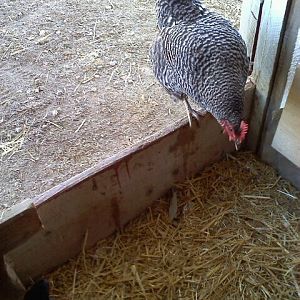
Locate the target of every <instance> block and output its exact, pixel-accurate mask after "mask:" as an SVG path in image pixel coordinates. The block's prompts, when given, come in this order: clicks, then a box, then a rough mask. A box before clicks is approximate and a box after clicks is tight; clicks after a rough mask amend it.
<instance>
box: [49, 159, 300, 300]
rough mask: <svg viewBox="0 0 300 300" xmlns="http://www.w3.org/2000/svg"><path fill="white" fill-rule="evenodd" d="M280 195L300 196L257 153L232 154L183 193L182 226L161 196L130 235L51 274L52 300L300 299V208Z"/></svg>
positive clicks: (178, 192) (110, 241) (192, 181)
mask: <svg viewBox="0 0 300 300" xmlns="http://www.w3.org/2000/svg"><path fill="white" fill-rule="evenodd" d="M249 167H251V168H250V169H249ZM253 171H254V172H253ZM262 187H264V188H262ZM278 190H281V191H285V192H286V193H288V194H289V195H291V196H294V197H296V196H295V195H296V194H297V193H298V192H297V191H296V190H295V189H294V188H293V187H291V185H290V184H289V183H288V182H286V181H284V180H283V179H281V178H280V179H278V177H277V174H276V173H275V171H274V170H273V169H272V168H271V167H269V166H266V165H265V164H263V163H261V162H259V161H257V160H256V159H255V158H254V157H253V156H252V155H251V154H249V153H238V154H237V155H236V156H235V157H234V159H232V158H230V157H229V158H228V159H227V160H224V161H222V162H220V163H217V164H215V165H213V166H211V167H209V168H206V169H205V170H204V171H203V172H202V174H201V175H200V176H199V177H196V178H192V179H189V180H187V181H186V182H183V183H180V184H178V185H177V186H176V198H177V200H176V202H177V205H176V206H177V209H176V211H177V220H178V222H177V223H176V225H174V223H171V222H170V219H169V209H170V203H169V201H168V200H167V199H160V200H158V201H156V202H155V203H154V205H153V206H152V207H150V208H149V209H148V210H147V211H146V212H144V213H143V214H142V215H141V216H140V217H138V218H137V219H135V220H133V221H132V222H131V223H130V224H129V225H127V226H126V228H125V230H124V232H122V233H117V234H115V235H112V236H110V237H108V238H107V239H105V240H102V241H100V242H99V243H98V245H97V247H95V248H94V249H92V250H88V251H87V250H85V246H83V249H84V251H83V253H82V254H81V255H80V256H79V257H78V258H77V259H75V260H71V261H70V262H69V263H67V264H65V265H63V266H62V267H60V268H59V269H58V270H56V271H55V272H54V273H53V274H51V275H49V280H50V283H51V286H52V289H51V291H52V292H51V293H52V297H53V298H54V299H289V300H290V299H299V294H300V290H299V280H300V251H299V249H300V236H299V222H300V203H299V201H297V200H296V199H294V198H293V197H290V196H289V197H287V196H286V195H285V194H282V193H279V192H278ZM245 195H251V196H252V195H253V196H255V197H246V198H245V197H243V196H245ZM257 196H259V197H257ZM173 197H174V196H173ZM291 198H293V199H294V200H292V201H291ZM291 205H292V206H291ZM187 207H189V209H187ZM85 240H86V238H85ZM84 244H85V242H84Z"/></svg>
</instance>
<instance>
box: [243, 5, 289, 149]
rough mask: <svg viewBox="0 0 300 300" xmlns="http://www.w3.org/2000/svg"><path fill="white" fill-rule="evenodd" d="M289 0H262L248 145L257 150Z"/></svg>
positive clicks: (253, 74)
mask: <svg viewBox="0 0 300 300" xmlns="http://www.w3.org/2000/svg"><path fill="white" fill-rule="evenodd" d="M287 1H288V0H280V1H278V0H265V1H264V3H263V9H262V18H261V25H260V29H259V36H258V41H257V48H256V54H255V60H254V66H253V72H252V80H253V81H254V82H255V85H256V92H255V98H254V103H253V111H252V115H251V122H250V131H249V134H248V144H247V146H248V148H249V149H251V150H253V151H257V149H258V145H259V140H260V138H261V133H262V126H263V123H264V120H265V115H266V108H267V104H268V99H269V96H270V92H271V88H272V85H273V80H274V74H275V69H276V65H277V61H278V54H279V51H280V40H281V37H282V29H283V28H284V22H285V16H286V9H287Z"/></svg>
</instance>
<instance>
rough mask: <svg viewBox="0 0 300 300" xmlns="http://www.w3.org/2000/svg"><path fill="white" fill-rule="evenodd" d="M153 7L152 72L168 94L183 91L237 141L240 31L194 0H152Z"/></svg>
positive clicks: (242, 67) (243, 75)
mask: <svg viewBox="0 0 300 300" xmlns="http://www.w3.org/2000/svg"><path fill="white" fill-rule="evenodd" d="M156 8H157V17H158V28H159V33H158V35H157V37H156V39H155V41H154V43H153V45H152V48H151V50H150V58H151V62H152V66H153V71H154V74H155V76H156V78H157V79H158V81H159V82H160V83H161V84H162V85H163V86H164V87H165V89H166V90H167V91H168V93H169V94H170V95H171V96H172V97H173V98H174V97H175V98H177V99H181V100H186V99H187V97H188V98H189V99H191V100H192V101H193V102H195V103H196V104H197V105H198V106H199V108H202V109H204V110H205V111H207V112H209V113H211V114H212V115H213V116H214V117H215V118H216V119H217V121H218V122H219V123H220V124H221V125H222V126H223V128H224V130H225V131H226V132H227V134H228V135H229V138H230V139H231V140H239V142H241V139H242V138H244V135H245V130H246V129H245V128H242V127H243V126H245V123H243V122H242V120H241V116H242V112H243V98H244V87H245V83H246V80H247V74H248V69H249V60H248V57H247V50H246V45H245V43H244V41H243V39H242V37H241V36H240V34H239V33H238V31H237V30H236V29H235V28H234V27H233V26H232V25H231V23H230V22H229V21H227V20H226V19H224V18H223V17H222V16H220V15H218V14H215V13H212V12H210V11H208V10H207V9H206V8H204V7H203V5H202V4H201V1H199V0H194V1H193V0H158V1H157V4H156ZM243 124H244V125H243ZM242 133H243V137H242V136H241V135H242Z"/></svg>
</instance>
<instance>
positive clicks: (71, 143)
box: [0, 0, 241, 210]
mask: <svg viewBox="0 0 300 300" xmlns="http://www.w3.org/2000/svg"><path fill="white" fill-rule="evenodd" d="M224 2H225V1H221V0H207V2H206V3H207V6H209V7H210V8H213V9H214V10H216V11H218V12H220V13H222V14H223V15H225V16H226V17H228V18H230V19H231V20H232V22H233V23H234V25H235V26H237V27H238V23H239V15H240V6H241V0H231V1H226V3H224ZM154 4H155V1H154V0H151V1H141V0H131V1H124V0H123V1H116V0H111V1H110V0H109V1H104V0H98V1H96V0H84V1H82V0H55V1H54V0H38V1H36V0H17V1H10V0H2V1H1V3H0V169H1V173H0V190H1V192H0V210H3V209H6V208H8V207H10V206H12V205H13V204H15V203H17V202H20V201H22V200H24V199H26V198H31V197H34V196H36V195H38V194H40V193H42V192H44V191H45V190H47V189H49V188H51V187H52V186H54V185H56V184H58V183H60V182H62V181H64V180H66V179H68V178H70V177H72V176H73V175H75V174H77V173H79V172H82V171H83V170H85V169H87V168H89V167H91V166H93V165H94V164H95V163H97V162H99V161H101V160H102V159H104V158H107V157H109V156H111V155H112V154H115V153H116V152H119V151H120V150H122V149H124V148H126V147H128V146H130V145H132V144H134V143H136V142H138V141H140V140H141V139H143V138H145V137H146V136H148V135H151V134H153V133H154V132H156V131H158V130H161V129H162V128H164V127H166V126H167V125H170V124H172V123H174V122H175V121H176V120H178V119H179V118H180V117H183V116H184V115H185V109H184V106H183V105H182V104H181V103H179V104H174V102H173V101H170V99H169V97H168V95H166V93H165V92H164V91H163V89H162V88H161V87H160V86H159V84H158V83H157V82H156V80H155V78H154V76H153V74H152V71H151V68H150V66H149V60H148V50H149V47H150V45H151V43H152V40H153V38H154V36H155V31H156V23H155V9H154V6H155V5H154Z"/></svg>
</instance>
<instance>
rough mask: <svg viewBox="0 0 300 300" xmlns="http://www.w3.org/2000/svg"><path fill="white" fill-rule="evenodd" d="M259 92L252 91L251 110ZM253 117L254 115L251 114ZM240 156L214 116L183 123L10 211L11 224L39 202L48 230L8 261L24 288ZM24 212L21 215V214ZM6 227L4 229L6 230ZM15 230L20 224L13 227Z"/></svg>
mask: <svg viewBox="0 0 300 300" xmlns="http://www.w3.org/2000/svg"><path fill="white" fill-rule="evenodd" d="M253 90H254V87H253V86H252V85H248V87H247V89H246V105H245V107H246V108H247V109H249V107H250V105H249V103H248V102H251V101H252V95H253ZM246 115H247V113H246ZM233 150H234V145H233V143H230V142H229V141H228V138H227V137H226V136H225V135H224V134H223V133H222V129H221V127H220V125H219V124H217V122H216V121H215V119H214V118H213V117H212V116H211V115H209V114H208V115H206V116H205V117H203V118H202V119H201V122H200V126H196V125H195V124H194V126H193V127H192V128H190V127H189V126H188V124H187V120H186V119H184V120H182V121H180V122H179V123H178V124H177V125H176V126H172V127H170V128H168V129H166V130H164V131H163V132H160V133H158V134H156V135H154V136H151V137H149V138H148V139H147V140H145V141H143V142H142V143H140V144H138V145H136V146H134V147H133V148H130V149H128V150H126V151H123V152H122V153H120V154H118V155H116V156H114V157H112V158H110V159H108V160H106V161H104V162H102V163H100V164H98V165H96V166H94V167H92V168H90V169H89V170H86V171H85V172H83V173H81V174H79V175H77V176H75V177H73V178H71V179H70V180H68V181H66V182H64V183H62V184H60V185H59V186H57V187H55V188H53V189H51V190H49V191H48V192H46V193H44V194H42V195H41V196H38V197H36V198H35V199H33V200H31V201H27V202H25V203H23V204H20V205H19V206H17V207H14V208H12V209H11V210H10V211H8V212H6V215H5V216H4V218H3V222H7V221H8V220H10V218H12V217H15V215H16V213H17V214H19V213H20V210H21V211H22V207H24V206H25V205H28V204H29V203H31V202H33V203H34V204H35V206H36V207H37V211H38V214H39V217H40V219H41V220H42V223H43V227H44V230H42V231H40V232H38V233H37V234H36V235H34V236H33V237H32V238H30V239H29V240H28V241H26V242H25V243H24V244H23V245H21V246H19V247H17V248H15V249H13V250H12V251H10V252H8V253H7V254H6V256H5V257H6V260H7V261H8V262H10V263H11V264H13V265H14V268H15V272H16V274H17V275H18V277H19V278H20V279H21V281H22V282H23V283H24V285H26V284H28V283H29V282H30V279H31V278H37V277H39V276H41V275H42V274H45V273H46V272H49V271H50V270H52V269H53V268H55V267H57V266H58V265H60V264H62V263H63V262H65V261H66V260H68V259H69V258H71V257H74V256H75V255H77V254H78V253H79V252H80V251H81V249H82V246H83V241H84V238H85V235H87V240H86V246H87V248H88V247H90V246H92V245H94V244H95V243H96V242H97V241H98V240H100V239H102V238H104V237H106V236H107V235H109V234H111V233H113V232H114V231H115V230H121V229H122V228H123V227H124V225H125V224H126V223H127V222H128V221H129V220H131V219H132V218H134V217H136V216H137V215H138V214H139V213H141V212H142V211H143V210H144V209H145V208H146V207H148V206H149V205H150V204H151V203H152V202H153V201H154V200H156V199H158V198H159V197H161V196H162V195H163V194H164V193H166V192H167V191H168V190H169V189H170V188H171V187H172V185H173V184H174V183H175V182H180V181H182V180H184V179H185V178H187V177H190V176H193V175H195V174H196V173H198V172H199V171H200V170H201V169H202V168H204V167H205V166H206V165H209V164H211V163H212V162H215V161H217V160H219V159H221V158H222V156H223V155H224V153H225V152H230V151H233ZM20 206H21V208H20ZM0 226H1V224H0ZM11 226H12V225H11Z"/></svg>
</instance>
